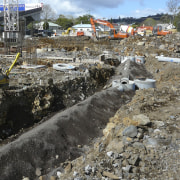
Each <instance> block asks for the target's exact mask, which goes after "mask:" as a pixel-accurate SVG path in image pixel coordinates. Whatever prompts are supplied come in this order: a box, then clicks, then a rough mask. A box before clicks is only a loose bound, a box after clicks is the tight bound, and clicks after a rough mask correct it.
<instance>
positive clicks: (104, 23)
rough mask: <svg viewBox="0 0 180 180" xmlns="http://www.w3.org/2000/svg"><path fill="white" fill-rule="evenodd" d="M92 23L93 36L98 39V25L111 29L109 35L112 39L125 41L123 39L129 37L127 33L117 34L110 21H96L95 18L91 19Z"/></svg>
mask: <svg viewBox="0 0 180 180" xmlns="http://www.w3.org/2000/svg"><path fill="white" fill-rule="evenodd" d="M90 22H91V26H92V28H93V31H94V33H93V36H94V37H96V38H97V34H96V27H95V24H96V23H97V24H102V25H105V26H108V27H109V28H110V34H109V38H110V39H123V38H128V37H129V34H128V33H127V32H116V29H115V28H114V26H113V25H112V24H111V23H110V22H108V21H105V20H101V19H96V20H95V19H93V18H90Z"/></svg>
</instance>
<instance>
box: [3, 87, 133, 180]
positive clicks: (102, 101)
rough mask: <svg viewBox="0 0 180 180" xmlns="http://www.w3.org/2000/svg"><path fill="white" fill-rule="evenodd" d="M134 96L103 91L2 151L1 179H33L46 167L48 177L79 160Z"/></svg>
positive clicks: (111, 90)
mask: <svg viewBox="0 0 180 180" xmlns="http://www.w3.org/2000/svg"><path fill="white" fill-rule="evenodd" d="M133 94H134V92H120V91H118V90H116V89H112V88H110V89H107V90H103V91H102V92H99V93H96V94H95V95H93V96H92V97H90V98H88V99H87V100H85V101H83V102H81V103H79V104H77V105H75V106H73V107H72V108H69V109H67V110H65V111H63V112H60V113H57V114H56V115H55V116H53V117H52V118H50V119H49V120H48V121H46V122H44V123H43V124H41V125H39V126H37V127H35V128H33V129H32V130H30V131H29V132H27V133H25V134H23V135H22V136H20V137H19V138H18V139H17V140H15V141H14V142H11V143H9V144H7V145H5V146H3V147H1V149H0V162H1V164H0V174H1V179H3V180H12V179H14V180H19V179H21V178H22V177H23V176H28V177H29V178H30V179H34V178H35V177H36V174H35V171H36V168H38V167H41V168H42V167H43V169H42V173H43V174H46V173H48V172H49V171H50V170H52V168H55V167H56V166H57V165H59V164H60V162H64V161H65V160H67V159H69V160H72V159H74V158H76V157H78V156H80V155H81V154H82V153H83V152H84V150H85V149H84V148H81V147H82V145H84V144H88V143H90V142H91V141H92V139H93V138H95V137H99V136H101V135H102V129H103V128H104V127H105V125H106V123H107V122H108V119H109V118H110V117H111V116H113V114H114V113H115V112H116V111H117V110H118V108H119V107H120V106H121V105H122V104H125V103H128V102H130V101H131V98H132V96H133Z"/></svg>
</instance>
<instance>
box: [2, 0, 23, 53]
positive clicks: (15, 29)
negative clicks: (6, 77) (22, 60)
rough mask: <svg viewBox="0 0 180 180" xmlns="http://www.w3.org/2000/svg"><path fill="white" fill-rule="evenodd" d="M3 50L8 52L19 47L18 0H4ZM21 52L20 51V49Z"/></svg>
mask: <svg viewBox="0 0 180 180" xmlns="http://www.w3.org/2000/svg"><path fill="white" fill-rule="evenodd" d="M3 5H4V52H5V54H10V53H11V52H12V49H13V47H14V48H15V50H14V51H16V52H17V51H20V50H19V49H21V44H22V42H21V40H22V38H21V33H20V26H19V8H18V0H4V1H3ZM20 52H21V51H20Z"/></svg>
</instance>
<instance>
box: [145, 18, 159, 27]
mask: <svg viewBox="0 0 180 180" xmlns="http://www.w3.org/2000/svg"><path fill="white" fill-rule="evenodd" d="M156 24H157V23H156V20H154V19H153V18H147V19H146V20H145V21H143V22H142V25H145V26H155V25H156Z"/></svg>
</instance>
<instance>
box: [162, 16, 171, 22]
mask: <svg viewBox="0 0 180 180" xmlns="http://www.w3.org/2000/svg"><path fill="white" fill-rule="evenodd" d="M171 17H172V16H171V15H169V14H163V15H162V16H161V18H160V21H162V22H163V23H169V22H170V21H171Z"/></svg>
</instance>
